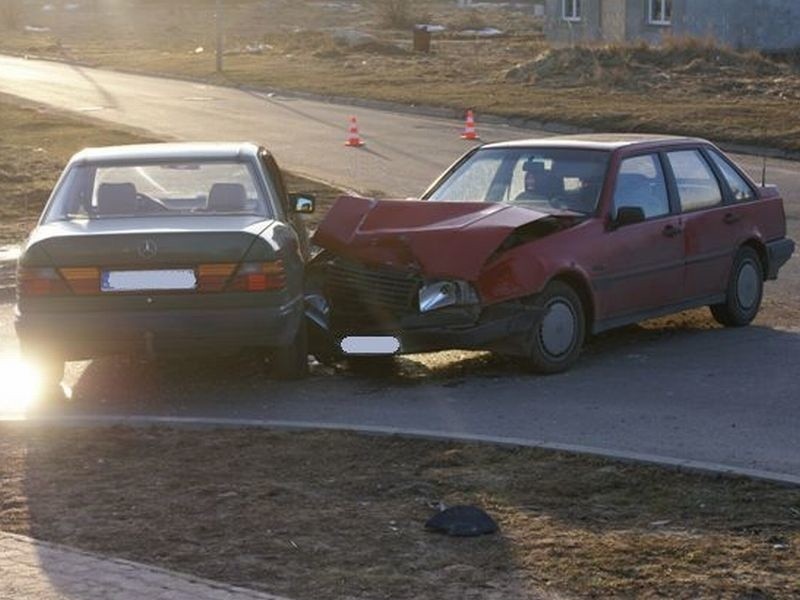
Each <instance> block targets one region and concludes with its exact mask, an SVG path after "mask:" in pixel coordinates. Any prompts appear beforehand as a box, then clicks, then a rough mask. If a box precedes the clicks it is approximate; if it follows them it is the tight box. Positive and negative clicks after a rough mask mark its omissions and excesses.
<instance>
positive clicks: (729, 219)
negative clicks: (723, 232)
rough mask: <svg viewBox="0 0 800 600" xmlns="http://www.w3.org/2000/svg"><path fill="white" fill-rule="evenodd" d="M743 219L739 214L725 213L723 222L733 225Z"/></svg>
mask: <svg viewBox="0 0 800 600" xmlns="http://www.w3.org/2000/svg"><path fill="white" fill-rule="evenodd" d="M741 220H742V217H740V216H739V215H735V214H733V213H725V216H724V217H722V221H723V223H725V224H726V225H733V224H734V223H738V222H739V221H741Z"/></svg>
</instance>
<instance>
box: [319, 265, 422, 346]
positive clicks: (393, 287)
mask: <svg viewBox="0 0 800 600" xmlns="http://www.w3.org/2000/svg"><path fill="white" fill-rule="evenodd" d="M325 282H326V283H325V293H326V296H327V298H328V301H329V302H330V305H331V320H332V323H333V326H334V328H336V329H340V330H342V329H348V330H353V331H364V330H365V329H387V328H389V329H391V328H393V327H397V326H398V325H399V322H400V320H401V318H402V317H403V316H406V315H410V314H416V313H417V312H418V308H417V294H418V292H419V288H420V285H421V283H422V279H421V278H420V277H419V276H418V275H416V274H415V273H408V272H406V271H396V270H391V269H379V268H373V267H367V266H364V265H361V264H359V263H355V262H350V261H345V260H342V259H335V260H334V261H332V262H331V263H330V264H329V265H328V269H327V272H326V278H325ZM355 328H357V329H355Z"/></svg>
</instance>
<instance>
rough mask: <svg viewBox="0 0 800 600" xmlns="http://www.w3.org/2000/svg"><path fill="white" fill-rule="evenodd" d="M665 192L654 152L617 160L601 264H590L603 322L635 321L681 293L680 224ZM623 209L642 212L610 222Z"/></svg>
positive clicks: (599, 254) (657, 156) (664, 181)
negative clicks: (629, 219)
mask: <svg viewBox="0 0 800 600" xmlns="http://www.w3.org/2000/svg"><path fill="white" fill-rule="evenodd" d="M668 190H669V188H668V186H667V179H666V174H665V170H664V166H663V164H662V160H661V157H660V156H659V154H658V153H655V152H653V153H649V154H642V155H637V156H631V157H627V158H624V159H623V160H622V161H621V163H620V167H619V171H618V173H617V178H616V185H615V189H614V194H613V203H612V208H611V213H610V226H609V227H608V229H607V231H606V234H605V243H604V244H603V249H602V251H601V252H599V253H598V256H597V258H598V259H600V260H599V261H598V263H597V264H595V265H593V266H592V271H593V274H594V275H595V276H594V277H593V281H594V285H595V290H596V296H597V300H598V303H599V307H598V308H599V313H600V314H601V315H602V318H604V319H624V318H625V317H631V319H630V320H635V317H636V316H637V315H639V314H644V313H647V312H648V311H652V310H655V309H658V308H659V307H662V306H666V305H670V304H673V303H675V302H676V301H677V300H678V299H679V298H680V296H681V295H682V293H683V277H684V249H683V239H682V228H681V220H680V216H679V215H676V214H674V211H673V206H672V204H671V203H670V194H669V191H668ZM624 207H628V208H640V209H642V211H643V213H644V220H643V221H641V222H634V223H629V224H625V225H618V224H615V221H616V217H617V214H618V213H619V210H620V209H621V208H624ZM601 255H602V256H601Z"/></svg>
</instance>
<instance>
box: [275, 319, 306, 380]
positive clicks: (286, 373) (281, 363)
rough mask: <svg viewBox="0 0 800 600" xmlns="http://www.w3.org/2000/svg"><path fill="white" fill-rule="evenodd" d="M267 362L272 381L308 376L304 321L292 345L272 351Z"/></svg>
mask: <svg viewBox="0 0 800 600" xmlns="http://www.w3.org/2000/svg"><path fill="white" fill-rule="evenodd" d="M269 362H270V373H271V375H272V377H273V378H274V379H280V380H292V379H303V378H304V377H306V376H307V375H308V330H307V329H306V324H305V321H304V320H303V321H301V322H300V328H299V329H298V330H297V334H296V335H295V338H294V340H293V341H292V343H291V344H290V345H288V346H285V347H283V348H277V349H276V350H273V351H272V353H271V354H270V361H269Z"/></svg>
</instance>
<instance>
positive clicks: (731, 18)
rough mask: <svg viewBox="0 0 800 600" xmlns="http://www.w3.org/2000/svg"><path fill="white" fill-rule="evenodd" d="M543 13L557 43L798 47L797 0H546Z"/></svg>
mask: <svg viewBox="0 0 800 600" xmlns="http://www.w3.org/2000/svg"><path fill="white" fill-rule="evenodd" d="M545 13H546V21H545V33H546V34H547V38H548V40H550V41H551V42H553V43H556V44H578V43H591V42H595V43H597V42H599V43H604V42H605V43H608V42H622V41H638V40H644V41H647V42H650V43H658V42H659V41H661V40H662V39H663V37H664V36H676V37H682V36H693V37H711V38H714V39H715V40H716V41H717V42H719V43H720V44H723V45H727V46H731V47H734V48H755V49H759V50H767V51H786V50H793V49H796V48H800V0H546V4H545Z"/></svg>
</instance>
